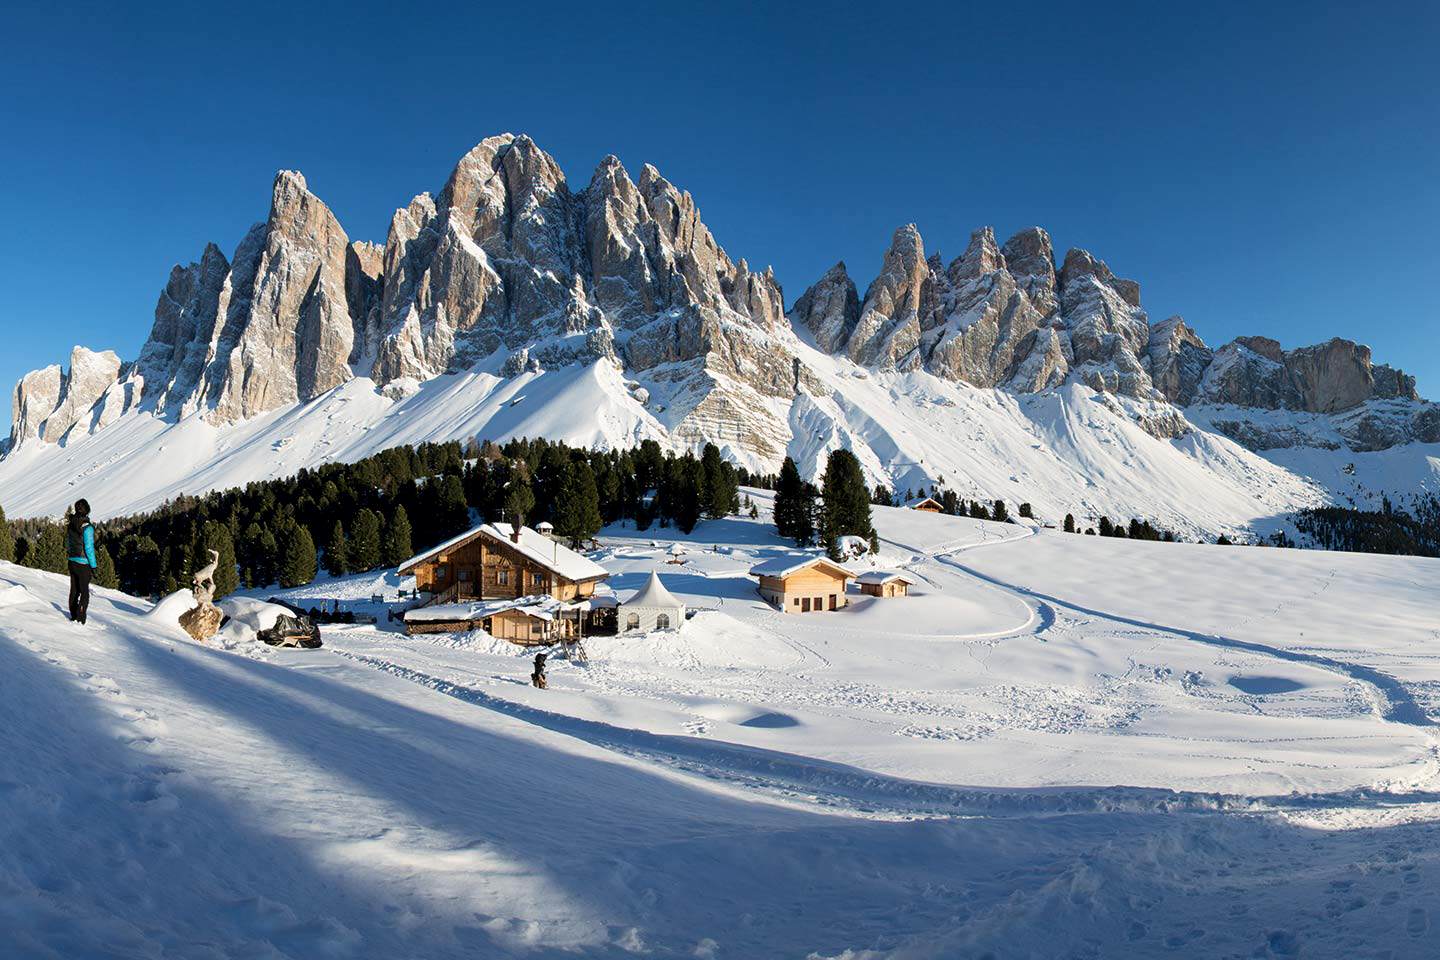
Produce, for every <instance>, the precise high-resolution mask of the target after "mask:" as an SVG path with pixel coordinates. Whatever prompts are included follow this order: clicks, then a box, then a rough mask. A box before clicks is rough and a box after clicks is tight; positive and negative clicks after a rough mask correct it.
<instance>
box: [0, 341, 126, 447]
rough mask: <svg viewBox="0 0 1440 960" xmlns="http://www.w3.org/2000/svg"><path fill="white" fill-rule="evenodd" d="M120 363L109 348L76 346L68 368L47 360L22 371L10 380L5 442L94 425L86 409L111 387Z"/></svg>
mask: <svg viewBox="0 0 1440 960" xmlns="http://www.w3.org/2000/svg"><path fill="white" fill-rule="evenodd" d="M120 369H121V363H120V358H119V357H118V356H117V355H116V354H115V353H113V352H111V351H109V350H105V351H102V352H96V351H94V350H88V349H86V348H85V347H78V346H77V347H75V348H74V349H73V350H71V351H70V368H69V369H68V370H63V371H62V370H61V368H60V367H59V366H58V365H53V366H49V367H45V368H44V369H41V370H34V371H32V372H30V373H27V374H26V375H25V376H24V377H22V378H21V380H20V382H19V383H18V384H16V386H15V395H14V401H13V403H12V405H11V416H12V421H11V429H10V445H11V447H12V448H13V447H18V446H20V445H21V444H23V443H25V442H26V441H29V440H41V441H45V442H48V443H58V442H59V441H60V440H61V439H63V438H64V437H65V435H66V434H68V433H69V432H70V431H71V430H72V429H73V428H75V427H77V426H79V427H80V428H81V429H82V430H84V431H86V432H88V431H90V430H91V429H92V428H94V427H96V426H97V425H98V424H97V423H94V422H92V419H93V418H92V411H96V410H97V405H98V404H99V403H100V401H101V400H102V398H105V397H106V396H107V395H109V394H110V393H111V392H112V390H113V389H114V388H115V386H116V384H117V382H118V381H119V379H120Z"/></svg>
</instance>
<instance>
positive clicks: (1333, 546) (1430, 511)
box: [1294, 494, 1440, 557]
mask: <svg viewBox="0 0 1440 960" xmlns="http://www.w3.org/2000/svg"><path fill="white" fill-rule="evenodd" d="M1294 521H1295V527H1296V529H1298V530H1299V531H1300V532H1301V533H1302V534H1305V535H1307V536H1309V537H1310V538H1311V539H1312V540H1313V541H1314V542H1315V544H1316V545H1317V546H1320V547H1324V548H1325V549H1326V550H1353V551H1356V552H1358V553H1393V554H1400V555H1403V556H1417V557H1440V497H1437V496H1435V495H1434V494H1426V495H1423V496H1419V497H1416V498H1415V499H1414V500H1413V502H1412V503H1411V504H1410V506H1409V508H1408V509H1403V508H1401V507H1398V506H1396V505H1395V504H1393V503H1391V502H1390V500H1389V499H1386V500H1384V501H1383V502H1382V503H1381V506H1380V509H1379V510H1355V509H1352V508H1350V507H1316V508H1313V509H1310V510H1302V511H1300V512H1299V513H1297V514H1295V517H1294Z"/></svg>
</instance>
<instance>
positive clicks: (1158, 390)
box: [0, 134, 1440, 483]
mask: <svg viewBox="0 0 1440 960" xmlns="http://www.w3.org/2000/svg"><path fill="white" fill-rule="evenodd" d="M785 304H786V301H785V296H784V293H783V291H782V289H781V286H780V284H779V283H778V281H776V279H775V276H774V273H773V271H772V270H770V269H768V268H767V269H766V270H764V271H761V272H755V271H752V270H751V268H750V267H749V265H748V263H747V261H746V260H744V259H738V260H735V259H732V258H731V257H730V256H729V255H728V254H727V253H726V252H725V250H724V249H723V248H722V247H721V246H720V244H719V243H718V242H717V241H716V239H715V238H714V236H713V235H712V234H711V233H710V231H709V228H708V227H706V226H705V224H704V221H703V220H702V219H701V216H700V212H699V208H698V206H697V205H696V203H695V200H694V198H693V197H691V195H690V194H689V193H688V192H685V191H682V190H680V189H678V188H677V187H675V186H674V185H673V184H671V183H670V182H669V181H668V180H666V179H665V178H664V177H663V176H662V175H661V174H660V172H659V171H658V170H657V169H656V168H655V167H653V166H651V165H649V164H646V165H644V167H643V168H642V170H641V173H640V177H639V179H638V180H635V179H632V178H631V177H630V175H629V173H628V171H627V170H626V169H625V167H624V166H623V165H622V164H621V163H620V161H619V160H618V159H616V158H615V157H614V156H607V157H606V158H604V159H603V160H602V161H601V162H600V164H599V165H598V166H597V167H596V169H595V171H594V173H593V174H592V175H591V177H590V180H589V181H588V182H587V183H586V185H585V186H584V187H582V188H580V189H578V190H572V188H571V186H570V184H569V182H568V181H567V180H566V178H565V176H564V173H563V171H561V169H560V167H559V165H558V164H557V163H556V162H555V160H554V159H553V158H552V157H550V155H549V154H547V153H545V152H544V151H543V150H541V149H540V148H539V147H538V146H537V145H536V144H535V143H534V141H533V140H531V139H530V138H529V137H527V136H524V135H518V136H517V135H514V134H502V135H499V136H495V137H489V138H486V139H485V140H483V141H481V142H480V143H479V144H477V145H476V147H474V148H473V149H472V150H470V151H469V152H467V153H466V155H465V156H464V157H462V158H461V160H460V161H459V163H458V164H457V165H456V167H455V168H454V170H453V172H452V173H451V175H450V176H449V177H448V178H447V180H446V182H445V184H444V185H443V186H442V188H441V189H440V190H439V191H437V192H436V193H435V194H434V195H433V196H432V194H430V193H428V192H426V193H421V194H418V195H416V197H415V198H414V199H412V200H411V201H410V202H409V203H408V204H407V205H406V206H404V207H401V208H398V209H397V210H396V211H395V213H394V215H393V216H392V218H391V223H390V228H389V232H388V235H387V237H386V240H385V243H384V244H383V245H380V244H374V243H368V242H365V241H356V240H352V239H351V238H350V237H349V235H348V234H347V233H346V232H345V230H344V228H343V226H342V225H341V224H340V222H339V220H338V219H337V218H336V217H335V215H334V214H333V213H332V212H331V211H330V209H329V208H328V207H327V206H326V205H325V204H324V202H323V201H322V200H320V198H319V197H318V196H316V195H315V194H314V193H312V192H311V191H310V189H309V186H308V184H307V182H306V181H305V178H304V177H303V175H301V174H300V173H298V172H296V171H280V173H278V174H277V176H276V178H275V181H274V185H273V188H272V192H271V204H270V210H269V212H268V216H267V218H266V219H265V220H264V221H262V222H260V223H258V224H256V225H255V226H254V227H252V228H251V229H250V230H249V231H248V232H247V233H246V235H245V237H244V238H242V240H241V241H240V243H239V244H238V245H237V246H236V248H235V251H234V253H233V254H232V256H230V257H228V258H227V257H226V256H225V254H224V253H223V251H222V250H221V249H220V247H218V246H217V245H215V244H213V243H212V244H208V245H207V246H206V247H205V248H204V250H203V251H202V253H201V256H200V258H199V259H198V260H196V261H195V262H193V263H191V264H189V265H185V266H181V265H177V266H176V267H175V268H174V269H172V271H171V274H170V277H169V278H168V280H167V282H166V284H165V286H164V288H163V289H162V291H161V294H160V297H159V299H158V301H157V305H156V310H155V319H154V322H153V325H152V329H151V333H150V336H149V338H148V340H147V341H146V343H145V345H144V347H143V348H142V349H141V352H140V354H139V356H138V357H137V358H136V359H135V360H134V361H131V362H122V361H121V359H120V358H119V357H118V356H117V355H115V354H114V353H112V352H108V351H105V352H95V351H91V350H89V349H87V348H85V347H79V346H77V347H76V348H75V350H74V351H72V354H71V357H70V367H69V370H68V371H67V370H65V369H62V368H61V367H60V366H58V365H52V366H50V367H47V368H44V369H42V370H39V371H33V372H32V373H30V374H27V375H26V376H25V377H23V378H22V379H21V381H20V382H19V383H18V384H17V385H16V388H15V392H14V397H13V404H12V409H13V424H12V432H11V436H10V439H9V441H8V442H7V450H6V454H5V459H6V460H12V461H13V460H15V459H16V456H17V455H18V454H20V453H21V452H25V454H26V457H25V458H26V459H27V461H32V462H38V460H37V457H38V458H39V459H44V457H43V455H41V454H37V453H36V451H37V450H40V451H43V450H44V449H45V448H55V447H68V446H70V445H72V444H77V443H81V442H83V441H84V440H86V439H89V438H91V437H94V436H97V435H100V434H103V433H104V432H105V431H106V430H109V429H112V428H113V426H114V425H115V424H116V423H117V422H119V421H120V420H122V419H125V418H133V417H150V418H154V419H158V420H159V421H161V422H162V423H164V424H169V425H175V426H178V425H179V424H181V423H182V422H183V421H186V420H187V419H189V418H192V417H195V418H199V419H201V420H204V421H205V422H206V423H208V424H210V425H211V426H213V427H215V428H217V429H222V430H223V429H228V428H231V427H235V426H238V425H241V424H244V423H247V422H251V421H254V420H256V419H257V418H261V417H266V416H273V415H275V414H277V413H278V412H281V411H286V410H298V409H302V408H303V407H304V406H305V405H307V404H315V403H317V402H318V401H320V400H321V399H322V398H324V397H326V396H327V395H329V394H331V393H333V392H335V391H337V390H338V389H339V388H341V387H357V385H365V386H368V387H369V388H371V389H373V391H374V392H375V393H376V394H378V395H379V396H382V397H384V398H386V399H387V400H388V401H390V402H391V403H394V404H399V405H402V406H403V404H404V403H405V401H407V399H408V398H412V397H415V396H416V395H417V394H418V393H420V392H421V390H422V388H423V387H424V386H425V385H426V384H429V383H433V382H435V381H437V379H439V378H446V377H464V376H468V375H473V374H475V373H478V372H480V371H483V372H484V373H485V375H487V376H494V377H497V378H500V379H514V378H518V377H522V376H524V375H530V376H535V375H540V374H543V373H545V372H546V371H553V370H556V369H558V368H562V367H567V366H571V365H574V366H577V367H578V368H581V369H586V368H589V367H590V366H592V365H594V364H606V365H609V366H613V367H614V368H615V374H614V375H613V376H611V375H609V374H602V375H598V377H597V380H596V382H604V383H607V384H610V386H608V387H607V388H606V389H608V390H611V391H612V392H613V393H614V394H615V396H614V397H613V398H612V399H613V403H612V402H611V400H606V401H605V402H604V403H602V404H601V406H602V407H605V406H607V405H608V406H609V407H610V408H613V409H612V414H613V415H614V416H615V417H616V418H617V419H616V421H615V422H616V423H619V422H620V421H625V423H626V426H625V427H624V428H623V430H621V435H624V436H637V435H639V434H645V435H646V436H656V437H660V438H663V439H665V440H666V441H667V442H670V443H672V444H674V445H678V446H686V445H690V446H693V445H695V444H698V443H702V442H705V441H714V442H717V443H719V444H720V445H721V446H722V448H724V449H725V450H726V452H727V453H728V454H729V455H730V456H731V457H732V458H733V459H736V460H740V461H743V462H747V463H749V464H750V465H752V466H757V467H763V468H769V469H773V468H774V467H776V466H778V463H779V461H780V459H781V458H783V456H785V455H786V453H787V452H788V453H791V454H794V453H796V452H797V451H798V450H804V448H806V447H808V445H809V439H807V438H806V436H805V431H807V430H812V429H813V424H812V423H810V422H809V420H813V419H814V417H815V416H817V414H816V413H815V411H816V410H824V411H826V412H825V413H823V415H820V416H822V419H824V420H825V421H826V423H827V424H828V426H825V427H824V428H822V429H821V430H820V433H824V432H825V430H829V431H830V432H831V433H832V434H833V442H835V443H849V442H855V443H859V444H861V445H862V446H865V445H869V443H870V441H869V440H866V439H865V438H864V437H863V436H861V435H860V434H863V433H864V429H865V428H864V427H863V426H861V427H860V428H859V431H858V433H857V430H856V425H857V424H858V423H859V421H860V420H863V419H864V417H863V416H861V413H864V411H857V410H855V409H852V408H853V407H854V406H855V405H854V404H853V403H850V402H849V400H848V399H847V398H846V397H845V396H844V394H845V393H846V390H847V389H848V387H847V386H846V384H850V383H853V382H854V381H853V378H852V379H846V378H847V377H850V375H851V374H854V375H856V376H864V375H866V374H867V372H868V374H869V375H873V376H876V377H883V378H886V379H887V382H896V383H898V382H900V381H902V380H904V379H905V377H906V376H908V375H910V374H925V375H928V376H931V377H935V378H937V379H938V380H940V381H943V382H945V383H948V384H956V385H959V386H964V387H968V388H973V389H981V390H998V391H1001V392H1004V393H1009V394H1015V395H1022V396H1023V395H1040V394H1045V393H1047V392H1053V391H1055V390H1057V389H1059V388H1060V387H1062V386H1065V385H1067V384H1068V385H1079V386H1083V387H1084V388H1086V389H1088V390H1090V391H1093V392H1094V393H1095V395H1096V398H1097V399H1099V400H1101V401H1102V402H1103V403H1104V404H1106V405H1108V406H1109V407H1110V408H1111V409H1112V412H1113V413H1115V415H1117V416H1123V417H1126V418H1128V419H1130V420H1131V421H1132V422H1133V423H1135V424H1137V425H1138V426H1139V427H1140V428H1141V429H1142V430H1144V431H1145V432H1146V433H1148V434H1149V435H1151V436H1152V437H1155V438H1157V439H1159V440H1163V441H1170V442H1180V441H1182V440H1183V438H1185V437H1187V436H1189V435H1191V434H1193V433H1195V432H1196V431H1201V432H1213V433H1217V434H1219V435H1223V436H1225V437H1227V438H1229V439H1230V440H1233V441H1235V442H1237V443H1239V444H1240V445H1241V446H1243V447H1245V448H1247V449H1248V450H1250V451H1260V452H1265V451H1275V450H1286V449H1292V448H1314V449H1321V450H1331V451H1341V450H1345V451H1350V452H1359V453H1364V452H1375V451H1383V450H1388V449H1390V448H1393V447H1399V446H1404V445H1407V444H1412V443H1423V444H1431V443H1437V442H1440V408H1437V407H1436V405H1434V404H1432V403H1428V402H1426V401H1423V400H1422V399H1421V398H1420V397H1419V396H1418V394H1417V392H1416V390H1415V381H1414V379H1413V378H1411V377H1409V376H1407V375H1406V374H1404V373H1403V372H1401V371H1399V370H1396V369H1394V368H1392V367H1389V366H1387V365H1384V364H1376V363H1374V362H1373V360H1372V358H1371V355H1370V350H1369V348H1367V347H1365V346H1363V345H1361V344H1358V343H1356V342H1354V341H1350V340H1342V339H1338V338H1337V339H1333V340H1331V341H1328V342H1326V343H1322V344H1317V345H1313V346H1308V347H1300V348H1296V349H1294V350H1289V351H1285V350H1282V349H1281V347H1280V345H1279V344H1278V343H1277V342H1275V341H1273V340H1269V339H1267V338H1264V337H1240V338H1237V339H1236V340H1233V341H1231V342H1230V343H1227V344H1225V345H1223V346H1221V347H1219V348H1215V349H1212V348H1211V347H1209V346H1207V345H1206V344H1205V342H1204V341H1203V340H1202V339H1201V338H1200V337H1199V336H1198V334H1196V332H1195V331H1194V330H1193V329H1191V328H1190V327H1189V325H1188V324H1186V323H1185V321H1184V320H1183V319H1181V318H1180V317H1178V316H1176V317H1170V318H1168V319H1166V320H1163V321H1161V322H1159V323H1151V322H1150V320H1149V317H1148V315H1147V314H1146V312H1145V310H1144V309H1143V307H1142V306H1141V299H1140V285H1139V284H1138V283H1137V282H1135V281H1133V280H1129V279H1125V278H1122V277H1118V276H1116V275H1115V274H1114V273H1113V272H1112V271H1111V269H1110V268H1109V266H1108V265H1107V264H1106V263H1105V262H1104V261H1102V260H1099V259H1098V258H1096V257H1094V256H1093V255H1091V254H1090V253H1088V252H1087V251H1084V250H1081V249H1079V248H1072V249H1070V250H1069V251H1068V252H1067V253H1066V255H1065V256H1064V257H1063V258H1062V259H1061V260H1060V261H1059V262H1058V263H1057V260H1056V257H1055V253H1054V250H1053V248H1052V245H1051V241H1050V237H1049V235H1048V234H1047V233H1046V232H1045V231H1044V230H1043V229H1041V228H1039V227H1031V228H1027V229H1025V230H1021V231H1019V232H1017V233H1016V234H1015V235H1014V236H1012V237H1010V238H1009V239H1008V240H1006V241H1005V242H1004V243H1003V244H1002V243H1000V242H998V240H997V238H996V236H995V233H994V231H993V229H992V228H989V227H984V228H981V229H979V230H976V231H975V232H974V233H973V234H972V236H971V239H970V242H969V244H968V246H967V248H966V250H965V251H964V252H963V253H962V254H961V255H960V256H959V257H956V258H955V259H953V260H952V261H951V262H950V263H949V264H945V263H943V262H942V261H941V260H940V258H939V257H938V256H937V255H935V254H933V253H932V254H929V255H927V253H926V251H925V247H924V241H923V238H922V237H921V235H920V232H919V230H918V228H916V227H915V225H914V224H909V225H905V226H902V227H901V228H900V229H898V230H897V231H896V232H895V234H894V236H893V237H892V239H891V243H890V245H889V247H888V248H887V249H886V251H885V253H884V255H883V257H882V260H881V267H880V271H879V272H878V274H877V275H876V277H875V278H874V279H873V280H872V281H871V283H870V284H869V285H868V286H867V288H866V290H865V293H864V295H863V296H862V295H861V294H860V292H859V289H858V287H857V286H856V284H855V282H854V281H853V279H851V277H850V275H849V272H848V270H847V268H846V266H845V264H844V263H843V262H842V263H837V264H836V265H835V266H834V267H832V268H831V269H830V270H829V271H827V272H826V273H825V274H824V275H823V276H822V277H821V278H819V279H818V280H817V281H816V282H815V283H814V284H812V285H811V286H810V287H809V288H807V289H806V290H805V291H804V292H803V293H802V294H801V295H800V296H798V297H796V298H795V299H794V301H793V302H792V303H791V305H790V307H789V309H788V310H787V309H786V305H785ZM817 353H818V354H819V355H818V356H817ZM842 367H843V369H841V368H842ZM837 376H838V377H839V379H838V380H837ZM837 384H838V385H837ZM362 392H363V391H362ZM352 394H354V390H350V391H347V395H352ZM887 402H889V403H891V404H892V405H896V404H899V405H901V406H903V405H904V404H905V403H908V402H909V400H908V399H907V398H904V397H902V398H899V399H896V398H892V399H891V400H889V401H887ZM622 408H623V413H615V412H614V411H615V410H620V409H622ZM873 413H874V411H869V412H868V413H867V414H866V415H867V416H869V415H871V414H873ZM1277 413H1278V414H1284V416H1280V417H1277V416H1276V414H1277ZM1292 415H1293V416H1292ZM576 416H578V417H580V418H582V419H583V418H584V417H586V416H590V414H589V413H586V412H583V411H582V412H580V413H577V414H576ZM807 418H809V420H807ZM871 419H873V416H872V417H871ZM615 429H619V428H616V427H614V424H611V425H610V426H607V427H605V428H604V429H599V430H597V431H595V432H596V435H597V436H600V437H602V438H605V437H608V436H610V433H613V432H614V430H615ZM607 431H609V432H608V433H607ZM581 432H584V431H581ZM602 442H605V441H604V440H603V439H602ZM887 443H889V444H890V445H891V446H893V443H892V442H891V441H885V442H884V443H882V444H881V448H880V449H878V450H872V451H870V452H871V453H872V454H873V456H866V457H862V460H865V461H866V463H867V469H869V470H870V472H871V473H872V474H873V475H874V476H875V477H876V478H877V479H883V480H885V481H887V482H895V483H904V482H905V480H906V475H908V474H914V473H915V468H914V464H913V462H911V461H905V460H900V461H897V460H896V454H895V453H894V451H893V450H892V451H890V453H888V454H887V453H886V452H885V450H886V444H887ZM136 452H137V453H138V452H139V451H136ZM3 476H4V470H3V461H0V480H3ZM933 478H934V477H933V475H932V479H933ZM912 479H913V478H912Z"/></svg>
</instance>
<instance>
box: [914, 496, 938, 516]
mask: <svg viewBox="0 0 1440 960" xmlns="http://www.w3.org/2000/svg"><path fill="white" fill-rule="evenodd" d="M905 506H907V507H909V508H910V509H911V510H919V511H920V512H921V513H944V512H945V507H944V505H943V504H941V503H940V501H939V500H936V499H935V498H934V497H921V498H920V499H918V500H911V501H909V502H908V503H906V504H905Z"/></svg>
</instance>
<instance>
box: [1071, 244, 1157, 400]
mask: <svg viewBox="0 0 1440 960" xmlns="http://www.w3.org/2000/svg"><path fill="white" fill-rule="evenodd" d="M1060 311H1061V314H1062V316H1063V317H1064V319H1065V325H1066V327H1067V328H1068V329H1069V331H1070V344H1071V349H1072V350H1073V352H1074V357H1075V359H1074V368H1075V369H1074V370H1073V371H1072V374H1073V375H1074V376H1076V377H1077V378H1079V379H1081V380H1083V381H1084V382H1086V383H1088V384H1089V385H1090V386H1091V387H1094V388H1095V389H1097V390H1105V391H1109V392H1112V393H1123V394H1127V395H1129V396H1135V397H1143V396H1147V395H1148V394H1149V393H1150V392H1151V384H1150V378H1149V376H1148V375H1147V373H1146V372H1145V370H1144V367H1143V365H1142V364H1141V363H1140V361H1139V357H1140V355H1141V354H1142V353H1144V352H1146V351H1147V349H1148V347H1149V345H1150V324H1149V321H1148V320H1147V319H1146V316H1145V311H1144V310H1142V309H1141V308H1140V287H1139V284H1136V283H1135V282H1133V281H1129V280H1121V279H1118V278H1117V277H1116V276H1115V275H1114V274H1112V273H1111V272H1110V268H1109V267H1108V266H1106V265H1105V263H1104V261H1102V260H1097V259H1095V258H1094V257H1092V256H1091V255H1090V254H1089V253H1087V252H1086V251H1084V250H1078V249H1077V250H1071V251H1070V252H1069V253H1067V254H1066V255H1065V265H1064V266H1063V267H1062V268H1061V270H1060Z"/></svg>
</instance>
